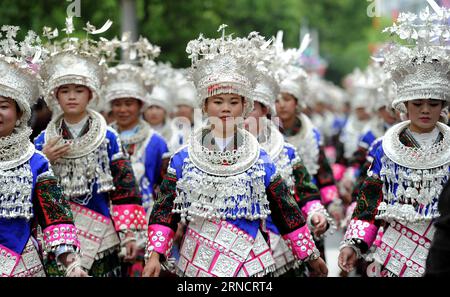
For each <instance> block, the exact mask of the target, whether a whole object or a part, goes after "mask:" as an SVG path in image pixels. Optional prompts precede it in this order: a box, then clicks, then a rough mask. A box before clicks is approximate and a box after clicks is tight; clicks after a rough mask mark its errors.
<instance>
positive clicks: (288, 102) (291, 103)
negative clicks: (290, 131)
mask: <svg viewBox="0 0 450 297" xmlns="http://www.w3.org/2000/svg"><path fill="white" fill-rule="evenodd" d="M275 108H276V109H277V116H278V117H279V118H280V119H281V120H282V121H286V120H290V119H292V118H294V117H296V116H297V99H296V98H295V97H294V96H292V95H291V94H288V93H281V98H279V99H277V100H276V101H275Z"/></svg>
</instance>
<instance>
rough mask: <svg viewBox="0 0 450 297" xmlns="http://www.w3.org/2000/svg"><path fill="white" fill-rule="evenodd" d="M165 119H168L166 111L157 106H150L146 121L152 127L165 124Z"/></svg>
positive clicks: (145, 113)
mask: <svg viewBox="0 0 450 297" xmlns="http://www.w3.org/2000/svg"><path fill="white" fill-rule="evenodd" d="M165 118H166V111H165V110H164V109H163V108H161V107H159V106H157V105H152V106H150V107H149V108H147V110H146V111H145V112H144V119H145V120H146V121H147V122H148V123H149V124H150V125H152V126H158V125H162V124H164V119H165Z"/></svg>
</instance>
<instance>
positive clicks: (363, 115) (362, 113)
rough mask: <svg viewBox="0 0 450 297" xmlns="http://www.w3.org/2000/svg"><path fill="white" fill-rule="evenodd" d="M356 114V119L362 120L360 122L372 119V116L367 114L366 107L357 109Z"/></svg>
mask: <svg viewBox="0 0 450 297" xmlns="http://www.w3.org/2000/svg"><path fill="white" fill-rule="evenodd" d="M355 114H356V117H357V118H358V120H360V121H367V120H368V119H370V114H369V113H367V111H366V108H365V107H357V108H355Z"/></svg>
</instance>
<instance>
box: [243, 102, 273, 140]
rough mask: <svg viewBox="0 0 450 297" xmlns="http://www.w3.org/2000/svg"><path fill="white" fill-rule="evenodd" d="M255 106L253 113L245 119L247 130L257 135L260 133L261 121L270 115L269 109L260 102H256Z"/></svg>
mask: <svg viewBox="0 0 450 297" xmlns="http://www.w3.org/2000/svg"><path fill="white" fill-rule="evenodd" d="M254 104H255V106H254V108H253V110H252V112H251V113H250V114H249V115H248V116H247V118H246V119H245V121H244V123H245V129H247V130H248V131H250V133H252V134H254V135H257V134H258V131H259V123H260V119H262V118H266V117H267V114H268V109H267V107H265V106H264V105H262V104H261V103H259V102H258V101H255V103H254Z"/></svg>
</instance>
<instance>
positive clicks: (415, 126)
mask: <svg viewBox="0 0 450 297" xmlns="http://www.w3.org/2000/svg"><path fill="white" fill-rule="evenodd" d="M442 108H443V102H442V101H441V100H434V99H418V100H412V101H408V102H407V103H406V110H407V111H408V119H409V120H411V129H412V130H413V131H415V132H420V133H427V132H431V131H432V130H433V129H434V127H435V126H436V123H437V121H438V120H439V116H440V114H441V111H442Z"/></svg>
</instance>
